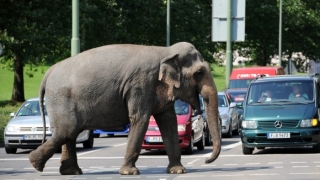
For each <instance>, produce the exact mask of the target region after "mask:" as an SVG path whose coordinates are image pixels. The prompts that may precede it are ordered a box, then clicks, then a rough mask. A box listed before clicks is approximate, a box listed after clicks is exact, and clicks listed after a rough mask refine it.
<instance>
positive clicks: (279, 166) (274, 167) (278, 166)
mask: <svg viewBox="0 0 320 180" xmlns="http://www.w3.org/2000/svg"><path fill="white" fill-rule="evenodd" d="M274 168H283V166H275V167H274Z"/></svg>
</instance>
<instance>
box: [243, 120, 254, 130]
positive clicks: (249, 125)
mask: <svg viewBox="0 0 320 180" xmlns="http://www.w3.org/2000/svg"><path fill="white" fill-rule="evenodd" d="M241 125H242V127H243V128H247V129H256V128H257V127H258V123H257V121H241Z"/></svg>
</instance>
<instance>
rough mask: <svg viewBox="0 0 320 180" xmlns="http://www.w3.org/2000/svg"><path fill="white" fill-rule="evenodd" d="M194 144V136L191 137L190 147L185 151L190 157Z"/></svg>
mask: <svg viewBox="0 0 320 180" xmlns="http://www.w3.org/2000/svg"><path fill="white" fill-rule="evenodd" d="M193 143H194V137H193V135H191V137H190V143H189V146H188V147H187V148H186V149H185V153H186V154H189V155H190V154H193Z"/></svg>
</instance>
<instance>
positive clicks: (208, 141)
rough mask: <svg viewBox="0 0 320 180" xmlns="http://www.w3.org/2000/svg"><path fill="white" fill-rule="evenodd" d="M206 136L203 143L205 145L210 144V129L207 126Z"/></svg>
mask: <svg viewBox="0 0 320 180" xmlns="http://www.w3.org/2000/svg"><path fill="white" fill-rule="evenodd" d="M206 134H207V135H206V138H205V145H206V146H212V137H211V134H210V131H209V129H208V128H207V130H206Z"/></svg>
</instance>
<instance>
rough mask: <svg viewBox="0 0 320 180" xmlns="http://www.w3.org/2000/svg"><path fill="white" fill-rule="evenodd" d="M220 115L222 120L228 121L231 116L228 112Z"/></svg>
mask: <svg viewBox="0 0 320 180" xmlns="http://www.w3.org/2000/svg"><path fill="white" fill-rule="evenodd" d="M220 117H221V120H222V121H226V120H227V119H228V117H229V116H228V115H227V114H224V115H221V116H220Z"/></svg>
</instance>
